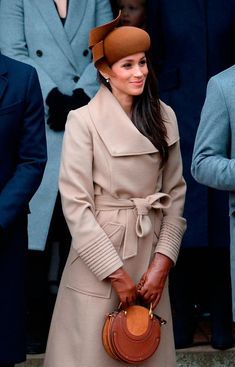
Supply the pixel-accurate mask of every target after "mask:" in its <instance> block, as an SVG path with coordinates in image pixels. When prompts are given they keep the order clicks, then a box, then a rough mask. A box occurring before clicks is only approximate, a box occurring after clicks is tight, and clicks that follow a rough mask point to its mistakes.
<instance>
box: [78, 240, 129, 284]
mask: <svg viewBox="0 0 235 367" xmlns="http://www.w3.org/2000/svg"><path fill="white" fill-rule="evenodd" d="M79 255H80V257H81V259H82V260H83V261H84V263H85V264H86V265H87V266H88V267H89V269H90V270H91V271H92V272H93V273H94V274H95V275H96V276H97V278H98V279H99V280H103V279H105V278H106V277H107V276H108V275H110V274H112V273H113V272H114V271H115V270H117V269H119V268H121V267H122V266H123V262H122V261H121V259H120V257H119V255H118V253H117V251H116V250H115V248H114V246H113V245H112V243H111V242H110V240H109V238H108V237H107V236H105V235H102V236H100V237H99V238H98V239H96V240H95V241H93V242H92V243H90V244H88V245H87V246H86V248H84V249H83V250H82V251H79Z"/></svg>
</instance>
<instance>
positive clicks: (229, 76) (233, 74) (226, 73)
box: [211, 65, 235, 84]
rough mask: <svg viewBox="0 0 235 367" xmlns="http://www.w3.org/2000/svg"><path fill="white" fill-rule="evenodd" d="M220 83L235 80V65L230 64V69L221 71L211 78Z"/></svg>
mask: <svg viewBox="0 0 235 367" xmlns="http://www.w3.org/2000/svg"><path fill="white" fill-rule="evenodd" d="M211 79H212V80H215V81H216V82H217V83H219V84H221V83H222V84H224V83H228V82H232V83H234V82H235V65H233V66H230V67H229V68H228V69H225V70H223V71H221V72H220V73H218V74H216V75H215V76H213V77H212V78H211Z"/></svg>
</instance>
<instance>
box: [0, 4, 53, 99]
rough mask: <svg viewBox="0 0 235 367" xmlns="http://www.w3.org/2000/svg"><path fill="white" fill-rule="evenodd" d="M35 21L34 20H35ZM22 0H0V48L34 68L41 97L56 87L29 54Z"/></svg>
mask: <svg viewBox="0 0 235 367" xmlns="http://www.w3.org/2000/svg"><path fill="white" fill-rule="evenodd" d="M35 21H36V20H35ZM24 27H25V25H24V2H23V0H11V1H8V0H1V1H0V50H1V52H2V54H3V55H6V56H9V57H12V58H13V59H16V60H19V61H22V62H25V63H27V64H29V65H31V66H33V67H35V68H36V70H37V73H38V76H39V80H40V84H41V86H43V89H42V90H43V97H44V99H45V98H46V97H47V95H48V93H49V92H50V91H51V90H52V89H53V88H55V87H56V84H55V82H54V81H53V80H52V79H51V77H50V76H49V75H48V74H47V73H46V72H45V70H44V69H43V68H41V67H40V65H39V64H38V63H37V62H36V61H35V60H33V59H32V58H31V57H30V56H29V52H28V47H27V40H26V37H25V31H24Z"/></svg>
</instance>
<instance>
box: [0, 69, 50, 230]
mask: <svg viewBox="0 0 235 367" xmlns="http://www.w3.org/2000/svg"><path fill="white" fill-rule="evenodd" d="M30 70H31V72H30V74H29V78H28V88H27V95H26V97H25V101H24V102H25V111H24V115H23V117H22V122H21V121H19V124H20V123H22V128H21V129H20V133H19V146H18V148H17V150H16V157H15V159H16V164H15V165H16V167H15V171H14V173H13V175H12V176H11V178H10V179H9V180H8V182H7V183H6V185H5V186H4V188H3V190H2V191H1V193H0V226H1V227H2V228H3V229H7V228H8V227H9V226H10V225H11V224H12V223H13V222H14V221H15V220H16V218H17V217H19V215H21V214H22V213H25V212H27V210H28V204H29V201H30V199H31V198H32V196H33V194H34V193H35V192H36V190H37V188H38V186H39V184H40V182H41V179H42V176H43V172H44V168H45V164H46V160H47V149H46V136H45V121H44V108H43V100H42V94H41V89H40V85H39V81H38V77H37V73H36V71H35V70H34V69H31V68H30ZM12 149H13V148H12Z"/></svg>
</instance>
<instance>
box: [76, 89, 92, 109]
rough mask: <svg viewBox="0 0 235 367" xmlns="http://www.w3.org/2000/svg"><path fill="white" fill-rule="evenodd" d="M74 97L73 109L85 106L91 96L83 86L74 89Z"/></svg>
mask: <svg viewBox="0 0 235 367" xmlns="http://www.w3.org/2000/svg"><path fill="white" fill-rule="evenodd" d="M72 98H73V104H74V108H73V109H75V108H79V107H82V106H85V105H86V104H87V103H88V102H89V101H90V98H89V97H88V95H86V93H85V92H84V90H83V89H82V88H78V89H74V91H73V96H72Z"/></svg>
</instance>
